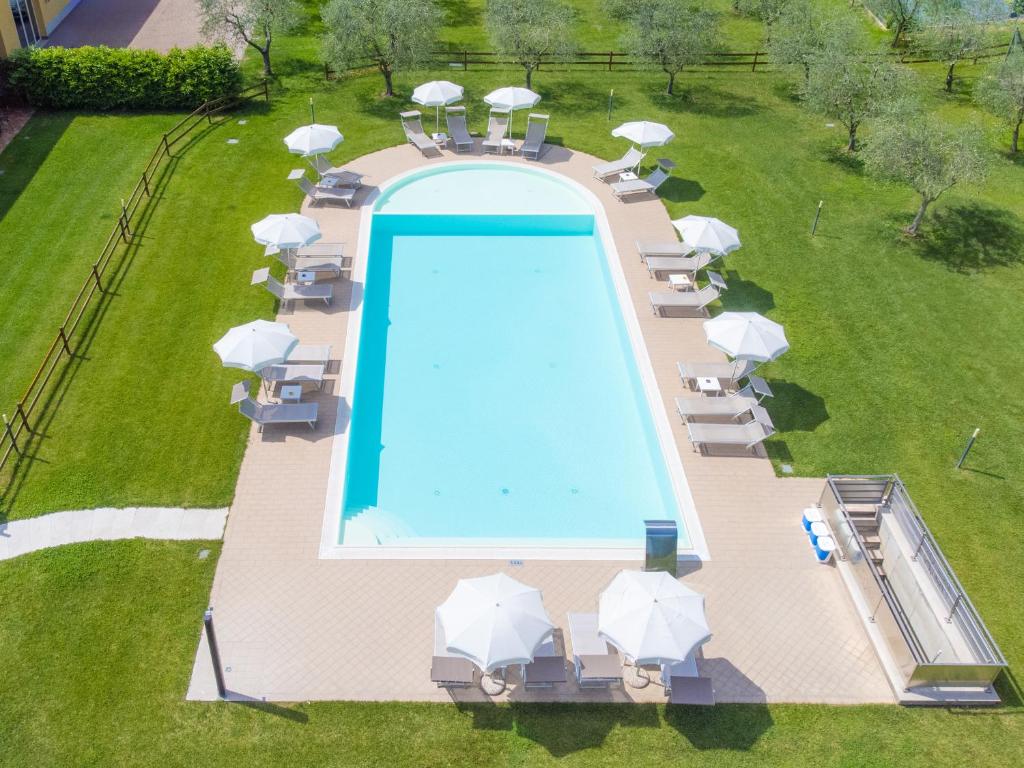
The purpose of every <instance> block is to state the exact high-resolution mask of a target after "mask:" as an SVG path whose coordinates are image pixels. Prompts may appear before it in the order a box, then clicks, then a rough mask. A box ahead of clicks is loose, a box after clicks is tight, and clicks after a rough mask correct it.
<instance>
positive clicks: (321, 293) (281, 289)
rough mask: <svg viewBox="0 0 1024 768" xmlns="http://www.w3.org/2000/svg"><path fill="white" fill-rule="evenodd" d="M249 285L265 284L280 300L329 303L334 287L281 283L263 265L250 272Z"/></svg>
mask: <svg viewBox="0 0 1024 768" xmlns="http://www.w3.org/2000/svg"><path fill="white" fill-rule="evenodd" d="M250 284H251V285H261V284H262V285H265V286H266V288H267V290H268V291H270V292H271V293H272V294H274V296H276V297H277V298H278V299H280V300H281V301H282V302H288V301H313V300H316V301H323V302H324V303H325V304H330V303H331V298H332V297H333V296H334V288H333V286H330V285H317V284H313V285H297V284H295V283H287V284H283V283H280V282H278V281H277V280H276V279H274V278H273V277H271V275H270V269H269V268H268V267H264V268H263V269H257V270H256V271H255V272H253V273H252V281H251V283H250Z"/></svg>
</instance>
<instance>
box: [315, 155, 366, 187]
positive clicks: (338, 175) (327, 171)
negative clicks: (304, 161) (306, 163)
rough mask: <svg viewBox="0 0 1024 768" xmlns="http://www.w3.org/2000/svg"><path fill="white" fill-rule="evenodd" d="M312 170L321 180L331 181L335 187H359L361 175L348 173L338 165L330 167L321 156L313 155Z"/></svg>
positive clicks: (328, 162) (328, 161)
mask: <svg viewBox="0 0 1024 768" xmlns="http://www.w3.org/2000/svg"><path fill="white" fill-rule="evenodd" d="M313 168H314V170H316V172H317V173H319V174H320V178H321V179H328V178H330V179H333V180H334V185H335V186H336V187H361V186H362V185H363V174H361V173H356V172H355V171H349V170H346V169H345V168H342V167H341V166H340V165H331V162H330V160H328V159H327V158H326V157H324V156H323V155H313Z"/></svg>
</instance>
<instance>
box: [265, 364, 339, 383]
mask: <svg viewBox="0 0 1024 768" xmlns="http://www.w3.org/2000/svg"><path fill="white" fill-rule="evenodd" d="M325 367H326V366H325V364H323V363H287V364H285V365H268V366H267V367H266V368H264V369H263V370H261V371H260V377H261V378H262V379H263V381H265V382H266V383H267V384H270V385H274V384H316V386H317V389H320V388H322V387H323V385H324V368H325Z"/></svg>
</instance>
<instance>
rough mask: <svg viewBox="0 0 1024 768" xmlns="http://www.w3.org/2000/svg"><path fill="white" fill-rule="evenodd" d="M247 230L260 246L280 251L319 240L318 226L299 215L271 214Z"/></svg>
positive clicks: (311, 220)
mask: <svg viewBox="0 0 1024 768" xmlns="http://www.w3.org/2000/svg"><path fill="white" fill-rule="evenodd" d="M249 229H250V230H252V236H253V238H255V240H256V242H257V243H259V244H260V245H272V246H274V247H276V248H280V249H281V250H286V249H287V250H291V249H295V248H301V247H302V246H304V245H309V244H310V243H315V242H316V241H317V240H319V239H320V225H319V224H317V223H316V220H315V219H311V218H309V216H303V215H302V214H301V213H272V214H270V215H269V216H267V217H266V218H264V219H260V220H259V221H257V222H256V223H255V224H253V225H252V226H251V227H249Z"/></svg>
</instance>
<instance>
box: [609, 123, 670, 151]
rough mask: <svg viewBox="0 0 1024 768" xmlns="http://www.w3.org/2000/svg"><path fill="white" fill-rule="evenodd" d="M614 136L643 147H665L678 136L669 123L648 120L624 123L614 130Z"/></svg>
mask: <svg viewBox="0 0 1024 768" xmlns="http://www.w3.org/2000/svg"><path fill="white" fill-rule="evenodd" d="M612 136H614V137H616V138H619V139H629V140H630V141H631V142H633V143H634V144H636V145H637V146H638V147H640V148H642V149H649V148H650V147H663V146H665V145H666V144H668V143H669V142H670V141H672V139H674V138H675V137H676V135H675V134H674V133H672V131H671V130H670V129H669V127H668V126H667V125H662V124H661V123H650V122H648V121H646V120H640V121H638V122H632V123H623V124H622V125H620V126H619V127H618V128H616V129H614V130H613V131H612Z"/></svg>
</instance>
